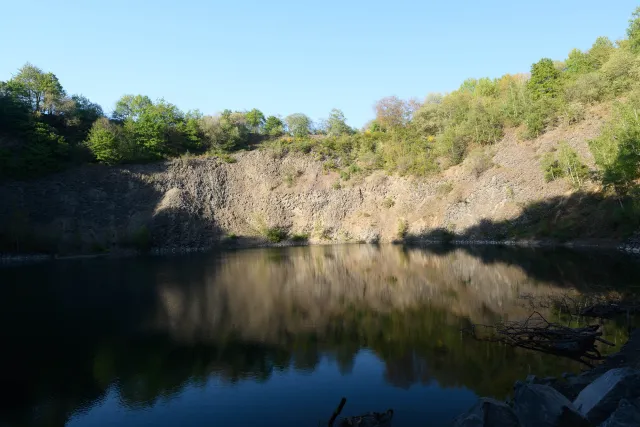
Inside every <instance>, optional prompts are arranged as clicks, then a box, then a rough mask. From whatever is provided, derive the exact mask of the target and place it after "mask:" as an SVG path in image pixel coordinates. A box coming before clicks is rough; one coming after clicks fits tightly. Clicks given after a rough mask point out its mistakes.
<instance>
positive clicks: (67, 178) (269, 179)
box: [0, 106, 635, 253]
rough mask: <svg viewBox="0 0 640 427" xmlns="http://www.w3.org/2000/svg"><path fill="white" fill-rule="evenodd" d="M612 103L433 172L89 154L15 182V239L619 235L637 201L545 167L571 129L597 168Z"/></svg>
mask: <svg viewBox="0 0 640 427" xmlns="http://www.w3.org/2000/svg"><path fill="white" fill-rule="evenodd" d="M605 112H606V109H605V108H603V107H602V106H598V107H593V108H592V109H591V110H590V111H589V112H588V115H587V117H586V118H585V120H583V121H581V122H580V123H578V124H573V125H568V126H566V127H559V128H556V129H553V130H551V131H549V132H547V133H545V134H544V135H542V136H540V137H539V138H536V139H533V140H530V141H519V140H518V138H516V134H517V130H515V129H512V130H509V131H507V132H506V135H505V137H504V138H503V139H502V140H500V141H499V142H498V143H496V144H494V145H492V146H488V147H485V148H484V149H483V150H482V151H478V152H477V153H475V154H474V155H472V156H470V157H468V158H467V159H465V160H464V161H463V162H462V163H461V164H459V165H456V166H453V167H451V168H448V169H447V170H445V171H444V172H442V173H440V174H436V175H433V176H430V177H426V178H417V177H401V176H397V175H389V174H387V173H385V172H383V171H373V172H371V173H365V172H361V173H359V174H354V176H352V177H350V178H349V179H348V180H346V181H345V180H344V179H343V180H342V181H340V174H339V172H337V171H335V170H327V169H326V168H325V167H323V164H324V163H323V162H322V161H320V160H314V159H312V158H311V157H310V156H308V155H304V154H300V153H291V154H287V155H284V157H279V156H277V155H275V153H274V152H273V150H272V149H270V148H261V149H255V150H252V151H247V152H242V153H237V154H236V156H235V157H236V160H237V161H236V162H234V163H226V162H223V161H220V160H218V159H216V158H204V159H200V158H193V159H176V160H173V161H169V162H164V163H155V164H147V165H136V166H128V167H108V166H100V165H88V166H83V167H80V168H77V169H73V170H69V171H66V172H63V173H59V174H55V175H51V176H49V177H47V178H43V179H39V180H31V181H15V182H11V183H6V184H4V185H2V186H0V198H1V199H2V200H4V201H5V203H3V204H2V205H1V206H0V223H1V224H2V225H3V227H2V230H1V233H2V234H1V236H2V242H3V245H4V247H3V249H4V250H5V251H18V252H25V251H46V252H56V253H80V252H84V253H86V252H100V251H105V250H117V249H119V248H120V249H121V248H126V247H132V248H136V249H148V248H150V247H165V248H178V249H180V248H182V249H185V248H196V247H199V248H204V247H212V246H216V245H218V244H221V243H225V244H248V245H256V244H269V243H273V241H274V240H287V239H288V240H294V241H297V242H298V243H300V242H301V241H308V242H310V243H331V242H358V241H363V242H374V241H380V242H390V241H394V240H400V239H403V238H404V239H411V238H412V237H426V238H433V237H434V236H435V237H437V238H442V237H443V235H437V234H435V233H434V231H435V230H442V231H448V232H451V233H456V234H462V235H464V234H467V235H469V236H472V237H478V238H538V239H540V238H542V239H547V238H555V239H560V240H566V239H575V238H579V239H584V238H600V239H607V241H611V240H619V239H621V238H624V237H626V236H627V235H629V234H630V233H631V232H633V230H634V227H635V225H634V223H633V221H629V220H623V221H621V220H620V218H623V217H621V215H623V213H624V211H623V213H621V212H620V205H619V202H618V201H617V200H616V199H615V198H607V197H605V196H604V195H603V193H602V191H601V189H600V187H599V186H598V185H597V184H594V183H592V182H589V181H587V182H585V183H584V184H583V185H582V186H581V187H580V188H575V187H574V186H572V184H571V180H570V179H569V178H560V179H556V180H553V181H551V182H547V181H546V180H545V178H544V173H543V170H542V168H541V166H540V164H541V158H542V157H543V156H544V154H545V153H547V152H549V151H550V150H553V148H554V147H556V146H557V143H558V141H560V140H566V141H567V143H568V145H569V146H570V147H571V148H573V149H574V150H575V151H576V152H577V153H578V155H579V156H580V158H581V159H582V160H583V161H584V163H586V164H587V165H589V166H590V167H591V168H593V167H594V166H593V165H594V162H593V158H592V156H591V155H590V151H589V149H588V147H587V142H586V141H587V140H588V139H590V138H592V137H593V136H594V135H597V134H598V133H599V132H600V129H601V127H602V125H603V123H604V121H605V118H604V114H605ZM478 159H481V160H478ZM337 182H339V183H340V184H339V185H336V183H337ZM536 213H537V215H536ZM623 219H624V218H623ZM275 230H278V232H280V233H281V235H280V236H276V238H274V236H273V234H274V231H275ZM276 234H277V233H276Z"/></svg>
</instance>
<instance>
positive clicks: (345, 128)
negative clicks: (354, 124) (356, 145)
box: [327, 108, 353, 136]
mask: <svg viewBox="0 0 640 427" xmlns="http://www.w3.org/2000/svg"><path fill="white" fill-rule="evenodd" d="M346 121H347V119H346V118H345V117H344V113H343V112H342V111H341V110H338V109H337V108H334V109H332V110H331V112H330V113H329V118H328V119H327V134H328V135H330V136H339V135H348V134H351V133H353V130H352V129H351V128H350V127H349V125H347V123H346Z"/></svg>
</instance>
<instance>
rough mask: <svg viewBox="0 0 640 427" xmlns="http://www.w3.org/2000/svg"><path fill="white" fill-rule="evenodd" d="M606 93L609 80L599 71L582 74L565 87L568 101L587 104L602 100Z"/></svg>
mask: <svg viewBox="0 0 640 427" xmlns="http://www.w3.org/2000/svg"><path fill="white" fill-rule="evenodd" d="M606 93H607V81H606V79H605V78H604V76H603V75H602V73H599V72H593V73H589V74H584V75H581V76H579V77H578V78H577V79H576V80H575V81H573V82H571V83H569V84H568V85H567V87H566V88H565V97H566V98H567V100H568V101H570V102H582V103H586V104H590V103H594V102H598V101H601V100H602V99H603V98H604V97H605V95H606Z"/></svg>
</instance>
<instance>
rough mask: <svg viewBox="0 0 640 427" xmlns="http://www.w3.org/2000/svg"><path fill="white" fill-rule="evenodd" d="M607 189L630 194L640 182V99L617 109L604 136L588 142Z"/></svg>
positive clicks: (639, 97) (604, 131)
mask: <svg viewBox="0 0 640 427" xmlns="http://www.w3.org/2000/svg"><path fill="white" fill-rule="evenodd" d="M589 148H590V149H591V152H592V153H593V157H594V159H595V161H596V164H597V165H598V167H599V168H600V170H601V172H602V181H603V184H604V185H605V186H609V187H612V188H614V189H615V191H616V192H617V193H618V194H626V193H628V192H629V191H630V190H631V189H632V188H633V187H634V185H635V182H636V180H637V179H638V178H640V96H639V95H638V94H636V95H634V96H633V97H631V99H629V101H627V102H625V103H619V104H618V105H617V106H616V111H615V115H614V117H613V118H612V119H611V121H610V122H609V123H608V124H607V125H606V126H605V128H604V130H603V131H602V134H601V135H600V136H599V137H597V138H595V139H593V140H591V141H589Z"/></svg>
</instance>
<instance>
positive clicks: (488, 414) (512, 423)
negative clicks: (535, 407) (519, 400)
mask: <svg viewBox="0 0 640 427" xmlns="http://www.w3.org/2000/svg"><path fill="white" fill-rule="evenodd" d="M451 426H452V427H521V425H520V423H519V422H518V417H517V416H516V414H515V412H513V409H512V408H511V407H510V406H509V405H507V404H506V403H504V402H499V401H497V400H495V399H491V398H488V397H483V398H482V399H480V400H478V403H476V404H475V405H474V406H473V407H472V408H471V409H469V410H468V411H467V412H465V413H464V414H461V415H459V416H458V417H456V419H454V420H453V424H451Z"/></svg>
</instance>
